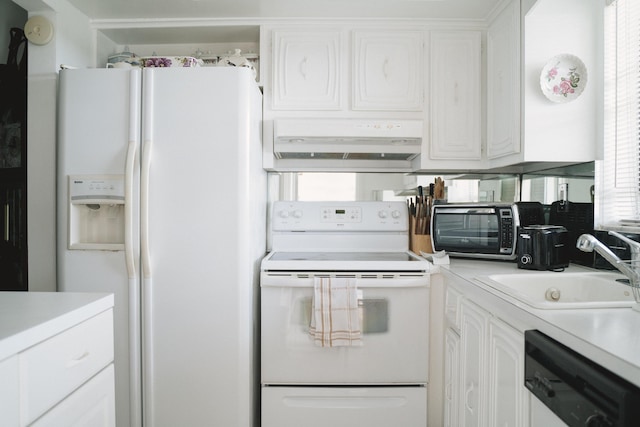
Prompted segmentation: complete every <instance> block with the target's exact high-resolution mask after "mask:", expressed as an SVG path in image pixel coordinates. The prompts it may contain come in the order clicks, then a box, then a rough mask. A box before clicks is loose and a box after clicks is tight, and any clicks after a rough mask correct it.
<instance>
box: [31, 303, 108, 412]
mask: <svg viewBox="0 0 640 427" xmlns="http://www.w3.org/2000/svg"><path fill="white" fill-rule="evenodd" d="M112 361H113V311H112V310H108V311H105V312H103V313H101V314H99V315H97V316H95V317H93V318H91V319H89V320H87V321H85V322H82V323H80V324H78V325H77V326H74V327H73V328H71V329H68V330H66V331H64V332H62V333H60V334H58V335H56V336H54V337H52V338H50V339H48V340H46V341H44V342H42V343H40V344H38V345H36V346H34V347H31V348H30V349H28V350H26V351H24V352H23V353H21V354H20V383H21V399H20V401H21V413H22V419H23V420H24V421H25V422H26V423H30V422H32V421H33V420H35V419H36V418H38V417H39V416H40V415H42V414H43V413H44V412H45V411H47V410H48V409H49V408H51V407H52V406H54V405H55V404H56V403H57V402H59V401H61V400H63V399H64V398H65V397H66V396H67V395H69V394H70V393H72V392H73V391H74V390H75V389H77V388H78V387H79V386H80V385H82V384H83V383H84V382H85V381H87V380H88V379H89V378H91V377H92V376H94V375H95V374H96V373H97V372H99V371H100V370H102V369H103V368H104V367H105V366H107V365H108V364H110V363H111V362H112Z"/></svg>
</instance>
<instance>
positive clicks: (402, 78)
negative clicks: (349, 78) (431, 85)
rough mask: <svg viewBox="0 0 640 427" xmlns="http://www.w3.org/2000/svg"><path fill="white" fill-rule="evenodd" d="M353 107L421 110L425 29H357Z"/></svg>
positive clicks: (354, 49) (356, 108)
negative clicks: (423, 30)
mask: <svg viewBox="0 0 640 427" xmlns="http://www.w3.org/2000/svg"><path fill="white" fill-rule="evenodd" d="M353 52H354V53H353V87H352V90H353V109H354V110H379V111H390V110H391V111H420V110H422V105H423V85H422V82H423V79H424V77H423V59H422V58H423V53H422V52H423V32H422V31H396V30H382V31H360V30H356V31H354V32H353Z"/></svg>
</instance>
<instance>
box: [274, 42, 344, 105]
mask: <svg viewBox="0 0 640 427" xmlns="http://www.w3.org/2000/svg"><path fill="white" fill-rule="evenodd" d="M342 39H343V37H342V33H341V32H339V31H314V32H305V31H275V32H274V34H273V46H274V57H273V76H274V78H273V109H274V110H288V109H296V110H299V109H302V110H340V109H342V97H341V83H342V82H341V80H340V77H341V74H342V68H343V64H342V62H343V58H342V55H343V50H344V49H343V47H342V43H343V42H342Z"/></svg>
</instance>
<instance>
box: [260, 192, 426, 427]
mask: <svg viewBox="0 0 640 427" xmlns="http://www.w3.org/2000/svg"><path fill="white" fill-rule="evenodd" d="M408 235H409V219H408V210H407V206H406V204H405V203H402V202H276V203H274V206H273V211H272V214H271V242H272V243H271V246H272V249H273V250H272V252H271V253H269V254H268V255H267V256H266V257H265V258H264V260H263V261H262V268H261V270H262V271H261V278H260V286H261V382H262V415H261V418H262V426H263V427H275V426H278V427H282V426H299V425H305V426H308V427H315V426H318V427H319V426H326V425H333V426H338V427H341V426H344V427H347V426H353V425H367V426H368V427H382V426H396V425H406V426H424V425H426V419H427V407H426V405H427V388H426V386H427V382H428V369H427V368H428V341H429V339H428V338H429V334H428V331H429V325H428V318H429V275H430V267H431V264H430V263H428V262H427V261H426V260H424V259H423V258H421V257H418V256H416V255H415V254H413V253H412V252H410V251H409V250H408ZM322 278H331V279H345V278H349V279H352V280H354V281H355V282H354V283H355V286H356V287H357V300H358V304H357V309H358V310H359V318H360V321H361V329H362V340H361V345H359V346H341V347H329V348H327V347H320V346H318V345H317V344H316V342H314V340H313V339H312V338H310V336H309V326H310V320H311V317H312V315H313V314H312V299H313V296H314V286H316V285H317V282H318V280H320V279H322ZM316 295H317V294H316Z"/></svg>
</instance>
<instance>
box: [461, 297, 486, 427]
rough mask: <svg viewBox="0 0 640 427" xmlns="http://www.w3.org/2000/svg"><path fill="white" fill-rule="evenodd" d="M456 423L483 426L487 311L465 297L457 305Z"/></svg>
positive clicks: (470, 426) (473, 426) (476, 426)
mask: <svg viewBox="0 0 640 427" xmlns="http://www.w3.org/2000/svg"><path fill="white" fill-rule="evenodd" d="M460 310H461V311H460V319H461V330H460V360H461V365H462V366H461V376H462V384H461V385H462V387H461V390H460V394H461V396H460V406H461V408H460V420H459V421H460V425H463V426H467V427H481V426H485V425H486V423H485V405H486V395H485V392H484V390H485V381H486V380H485V378H486V374H487V373H486V356H485V348H486V347H485V346H486V333H487V320H488V317H489V314H488V313H487V312H485V311H484V310H482V309H481V308H480V307H478V306H476V305H475V304H472V303H470V302H468V301H463V302H462V305H461V308H460Z"/></svg>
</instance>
